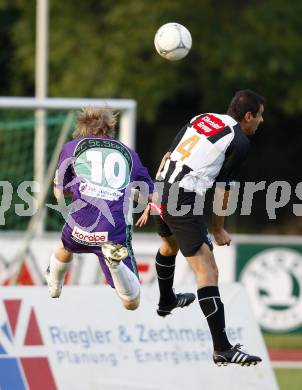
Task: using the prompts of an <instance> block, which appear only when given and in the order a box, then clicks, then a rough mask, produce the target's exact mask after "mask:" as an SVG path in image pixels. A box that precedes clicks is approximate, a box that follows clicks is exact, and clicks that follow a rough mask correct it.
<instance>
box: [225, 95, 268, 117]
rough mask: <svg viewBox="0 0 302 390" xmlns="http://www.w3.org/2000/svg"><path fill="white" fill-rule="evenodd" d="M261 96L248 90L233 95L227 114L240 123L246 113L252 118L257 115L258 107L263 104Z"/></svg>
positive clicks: (263, 100)
mask: <svg viewBox="0 0 302 390" xmlns="http://www.w3.org/2000/svg"><path fill="white" fill-rule="evenodd" d="M264 102H265V99H264V97H263V96H260V95H258V94H257V93H255V92H253V91H251V90H250V89H243V90H242V91H238V92H236V93H235V96H234V97H233V99H232V100H231V103H230V105H229V108H228V111H227V114H228V115H230V116H231V117H232V118H234V119H235V120H236V121H237V122H240V121H241V120H242V119H243V118H244V115H245V114H246V113H247V112H251V113H252V115H253V117H255V116H256V115H257V112H258V111H259V108H260V105H261V104H264Z"/></svg>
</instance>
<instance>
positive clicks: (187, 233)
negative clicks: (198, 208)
mask: <svg viewBox="0 0 302 390" xmlns="http://www.w3.org/2000/svg"><path fill="white" fill-rule="evenodd" d="M154 221H155V225H156V228H157V232H158V234H159V235H160V236H161V237H169V236H172V235H173V236H174V237H175V238H176V241H177V244H178V246H179V249H180V251H181V253H182V254H183V255H184V256H185V257H190V256H194V255H195V254H196V252H197V251H198V249H199V248H200V247H201V246H202V245H203V244H204V243H206V244H207V245H208V246H209V248H210V250H211V251H212V250H213V244H212V241H211V238H210V235H209V232H208V229H207V226H206V224H205V221H204V218H203V216H202V215H192V214H189V215H184V216H179V217H178V216H177V217H176V216H171V215H169V214H165V215H164V217H163V219H162V218H161V217H160V216H159V215H154Z"/></svg>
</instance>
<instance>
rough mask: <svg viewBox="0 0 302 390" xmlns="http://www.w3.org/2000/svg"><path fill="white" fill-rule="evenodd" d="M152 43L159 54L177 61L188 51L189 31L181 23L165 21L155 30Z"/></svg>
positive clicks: (190, 42)
mask: <svg viewBox="0 0 302 390" xmlns="http://www.w3.org/2000/svg"><path fill="white" fill-rule="evenodd" d="M154 45H155V49H156V51H157V52H158V54H159V55H160V56H162V57H164V58H166V59H167V60H170V61H177V60H181V59H182V58H184V57H185V56H186V55H187V54H188V53H189V51H190V49H191V46H192V37H191V34H190V31H189V30H188V29H186V27H184V26H183V25H182V24H179V23H166V24H164V25H163V26H161V27H160V28H159V29H158V30H157V32H156V34H155V37H154Z"/></svg>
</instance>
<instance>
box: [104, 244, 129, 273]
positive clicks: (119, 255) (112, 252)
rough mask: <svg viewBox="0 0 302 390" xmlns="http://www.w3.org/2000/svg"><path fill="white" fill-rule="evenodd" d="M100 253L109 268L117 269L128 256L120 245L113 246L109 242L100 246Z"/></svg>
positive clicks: (125, 249) (124, 248) (126, 251)
mask: <svg viewBox="0 0 302 390" xmlns="http://www.w3.org/2000/svg"><path fill="white" fill-rule="evenodd" d="M101 247H102V252H103V255H104V258H105V261H106V263H107V264H108V266H109V267H113V268H115V267H117V266H118V265H119V263H120V262H121V261H123V260H124V259H125V258H126V257H127V256H128V250H127V248H126V247H124V246H123V245H121V244H114V243H113V242H111V241H107V242H104V243H103V244H101Z"/></svg>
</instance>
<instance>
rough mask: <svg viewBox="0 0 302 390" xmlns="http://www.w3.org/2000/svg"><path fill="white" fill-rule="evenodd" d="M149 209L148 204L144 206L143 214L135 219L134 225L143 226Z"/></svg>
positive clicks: (146, 220)
mask: <svg viewBox="0 0 302 390" xmlns="http://www.w3.org/2000/svg"><path fill="white" fill-rule="evenodd" d="M150 209H151V206H150V205H149V204H148V206H147V207H146V208H145V210H144V212H143V214H142V215H141V216H140V217H139V219H138V220H137V222H136V224H135V226H138V227H143V226H144V225H146V223H147V222H148V220H149V213H150Z"/></svg>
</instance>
